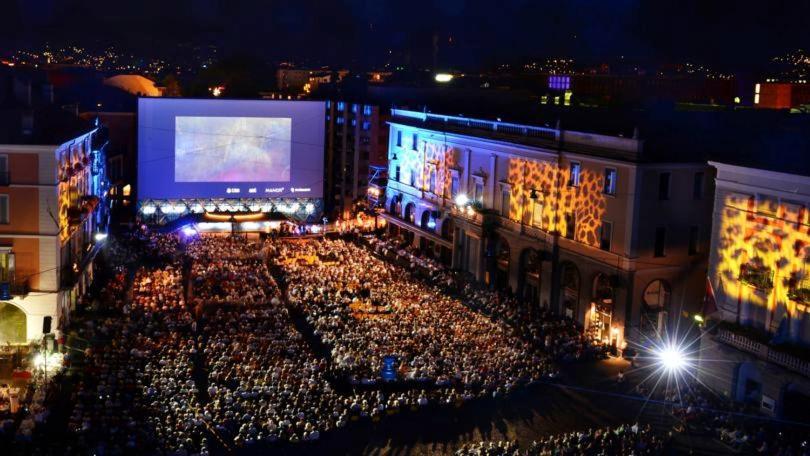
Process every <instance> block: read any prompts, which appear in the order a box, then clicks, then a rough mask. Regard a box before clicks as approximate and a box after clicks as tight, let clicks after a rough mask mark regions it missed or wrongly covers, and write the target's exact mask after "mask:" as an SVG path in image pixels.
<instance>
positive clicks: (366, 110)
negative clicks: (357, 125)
mask: <svg viewBox="0 0 810 456" xmlns="http://www.w3.org/2000/svg"><path fill="white" fill-rule="evenodd" d="M363 115H364V116H370V115H371V105H365V106H363Z"/></svg>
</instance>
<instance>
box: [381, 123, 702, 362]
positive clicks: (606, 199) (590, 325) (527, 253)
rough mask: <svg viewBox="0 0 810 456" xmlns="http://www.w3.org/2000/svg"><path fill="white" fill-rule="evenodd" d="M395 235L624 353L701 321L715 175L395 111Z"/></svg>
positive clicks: (523, 128)
mask: <svg viewBox="0 0 810 456" xmlns="http://www.w3.org/2000/svg"><path fill="white" fill-rule="evenodd" d="M389 124H390V133H389V148H388V150H389V155H388V160H389V168H388V177H389V179H388V186H387V191H386V203H385V207H386V211H387V213H386V214H385V215H383V217H385V218H386V220H387V221H388V222H389V223H388V226H389V229H390V230H391V231H393V232H394V234H401V235H403V236H404V237H405V238H406V240H407V241H409V242H411V243H412V244H413V245H414V246H418V247H420V248H421V249H422V250H423V251H424V252H426V253H427V254H429V255H433V256H435V257H436V258H439V259H441V260H442V261H444V262H445V263H446V264H448V265H450V266H452V267H453V268H455V269H459V270H462V271H465V272H467V273H469V274H470V275H471V276H472V277H474V278H475V279H477V280H478V281H481V282H484V283H486V284H488V285H490V286H492V287H494V288H500V289H508V290H511V291H512V292H514V293H516V295H517V296H518V297H520V298H521V299H522V300H523V302H524V303H525V305H527V306H528V308H529V310H530V311H532V310H535V309H540V308H545V309H552V310H553V311H555V312H558V313H560V314H563V315H567V316H569V317H571V318H573V319H575V320H576V321H578V322H579V323H581V324H583V325H584V326H585V327H586V328H587V330H588V332H589V333H590V334H591V335H592V337H594V338H596V339H600V340H603V341H605V342H607V343H611V344H615V345H617V346H618V347H622V346H624V345H625V343H626V342H635V343H638V344H643V343H645V341H646V337H647V336H654V335H655V334H657V333H661V331H664V330H665V328H672V327H675V326H676V323H677V319H679V318H686V317H688V318H691V316H692V315H691V314H692V313H694V312H697V311H699V309H700V304H701V302H702V298H703V295H704V290H705V280H706V261H707V253H708V246H709V233H710V222H711V210H712V198H711V195H712V194H713V193H712V192H713V190H712V179H711V172H712V170H711V168H709V167H708V166H707V165H706V163H705V162H704V161H701V160H690V159H689V156H690V154H689V153H683V154H681V155H677V156H673V157H671V158H670V157H666V156H662V154H657V153H655V151H654V150H645V147H644V145H645V144H644V140H643V139H641V138H638V137H620V136H608V135H602V134H596V133H589V132H581V131H571V130H561V129H558V128H547V127H536V126H531V125H520V124H511V123H507V122H500V121H487V120H480V119H471V118H466V117H455V116H445V115H438V114H430V113H424V112H415V111H408V110H397V109H394V110H392V115H391V119H390V120H389Z"/></svg>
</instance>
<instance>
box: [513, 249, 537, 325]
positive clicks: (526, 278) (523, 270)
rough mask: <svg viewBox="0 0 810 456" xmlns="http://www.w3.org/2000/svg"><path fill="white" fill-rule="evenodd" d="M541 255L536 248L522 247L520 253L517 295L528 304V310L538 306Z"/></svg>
mask: <svg viewBox="0 0 810 456" xmlns="http://www.w3.org/2000/svg"><path fill="white" fill-rule="evenodd" d="M541 266H542V264H541V255H540V252H539V251H538V250H536V249H532V248H528V249H524V250H523V252H521V253H520V272H519V274H518V296H519V297H520V299H522V300H523V301H524V302H526V304H527V305H528V308H529V310H534V309H535V308H539V304H540V269H541Z"/></svg>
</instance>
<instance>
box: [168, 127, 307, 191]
mask: <svg viewBox="0 0 810 456" xmlns="http://www.w3.org/2000/svg"><path fill="white" fill-rule="evenodd" d="M291 131H292V120H291V119H290V118H285V117H183V116H178V117H175V147H174V148H175V155H174V180H175V182H289V180H290V149H291V143H290V142H291V141H290V140H291Z"/></svg>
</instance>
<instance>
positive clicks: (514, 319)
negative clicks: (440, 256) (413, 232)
mask: <svg viewBox="0 0 810 456" xmlns="http://www.w3.org/2000/svg"><path fill="white" fill-rule="evenodd" d="M364 239H365V242H366V243H368V244H369V245H370V247H371V249H372V250H373V251H374V252H375V253H376V254H378V255H380V256H383V257H388V258H390V257H391V256H395V257H396V258H398V259H399V260H400V261H398V262H397V263H398V264H400V265H403V266H404V267H406V268H407V269H408V270H409V271H410V272H411V273H412V274H413V275H414V276H415V277H420V278H422V279H424V280H425V281H426V282H427V283H429V284H432V285H435V286H437V287H439V288H441V289H443V291H444V292H446V293H448V294H451V295H455V296H458V297H459V298H460V300H461V302H462V303H463V304H465V305H467V306H468V307H470V308H472V309H474V310H475V311H477V312H481V313H484V314H486V315H488V316H490V317H491V318H493V319H495V320H498V321H502V322H504V323H506V324H508V325H509V326H510V327H511V328H513V329H514V330H515V331H516V332H517V334H518V335H520V336H521V337H522V338H523V339H525V340H528V341H531V342H532V343H534V344H535V345H537V346H539V347H540V348H541V349H543V350H544V351H545V352H547V353H549V354H550V355H551V356H552V357H553V358H554V359H557V360H577V359H582V358H599V357H603V356H604V355H605V353H606V349H607V347H605V346H603V345H602V344H600V343H597V342H594V341H592V340H590V339H589V338H588V337H587V336H586V335H585V333H584V332H583V331H582V329H581V328H580V327H579V326H578V325H577V324H576V323H575V322H574V321H573V320H571V319H568V318H563V317H560V316H558V315H554V314H553V313H552V312H550V311H549V310H548V309H530V308H529V306H527V305H525V304H524V303H521V302H519V301H518V300H517V299H516V298H515V297H514V296H512V295H510V294H509V293H504V292H500V291H496V290H491V289H487V288H485V287H483V286H481V285H480V284H476V283H474V282H472V281H467V280H463V278H461V277H460V276H459V275H458V274H454V273H453V272H452V271H450V270H449V269H448V268H447V267H446V266H444V265H442V264H441V263H439V262H438V261H436V260H435V259H432V258H427V257H424V256H421V255H419V253H418V251H416V250H415V249H414V248H413V247H404V246H403V240H402V239H401V238H396V237H389V238H378V237H374V236H369V237H366V238H364Z"/></svg>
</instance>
